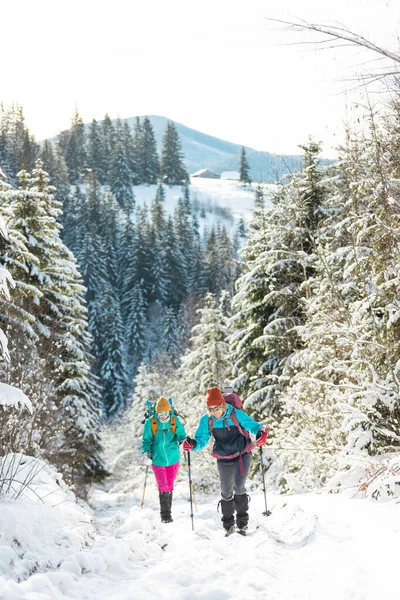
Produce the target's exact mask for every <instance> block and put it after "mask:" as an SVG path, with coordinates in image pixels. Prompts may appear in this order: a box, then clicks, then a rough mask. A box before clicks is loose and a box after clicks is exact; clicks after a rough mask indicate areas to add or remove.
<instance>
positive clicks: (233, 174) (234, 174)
mask: <svg viewBox="0 0 400 600" xmlns="http://www.w3.org/2000/svg"><path fill="white" fill-rule="evenodd" d="M220 178H221V179H233V180H234V181H239V180H240V173H239V172H238V171H224V172H223V173H221V175H220Z"/></svg>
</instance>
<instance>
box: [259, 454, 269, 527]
mask: <svg viewBox="0 0 400 600" xmlns="http://www.w3.org/2000/svg"><path fill="white" fill-rule="evenodd" d="M260 470H261V477H262V482H263V492H264V502H265V511H264V512H263V515H264V517H269V515H270V514H271V511H270V510H268V508H267V492H266V489H265V474H264V460H263V450H262V446H260Z"/></svg>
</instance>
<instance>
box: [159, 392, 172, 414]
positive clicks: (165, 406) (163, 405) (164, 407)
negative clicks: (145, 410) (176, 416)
mask: <svg viewBox="0 0 400 600" xmlns="http://www.w3.org/2000/svg"><path fill="white" fill-rule="evenodd" d="M170 410H171V405H170V403H169V402H168V400H167V399H166V398H165V397H164V396H161V398H159V399H158V400H157V404H156V412H158V413H159V412H169V411H170Z"/></svg>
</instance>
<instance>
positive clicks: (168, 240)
mask: <svg viewBox="0 0 400 600" xmlns="http://www.w3.org/2000/svg"><path fill="white" fill-rule="evenodd" d="M164 254H165V275H166V282H167V304H168V306H172V307H174V308H178V307H179V306H180V304H181V302H182V300H183V299H184V297H185V296H186V294H187V284H188V281H187V280H186V279H185V261H184V258H183V256H182V253H181V252H180V249H179V244H178V240H177V237H176V234H175V228H174V224H173V220H172V217H169V219H168V222H167V231H166V235H165V239H164Z"/></svg>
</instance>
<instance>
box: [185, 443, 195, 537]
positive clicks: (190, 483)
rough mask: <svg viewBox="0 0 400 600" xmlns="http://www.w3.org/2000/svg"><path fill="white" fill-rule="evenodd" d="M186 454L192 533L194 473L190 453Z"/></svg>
mask: <svg viewBox="0 0 400 600" xmlns="http://www.w3.org/2000/svg"><path fill="white" fill-rule="evenodd" d="M186 454H187V464H188V475H189V492H190V518H191V519H192V531H194V521H193V485H192V471H191V469H190V452H187V453H186Z"/></svg>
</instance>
